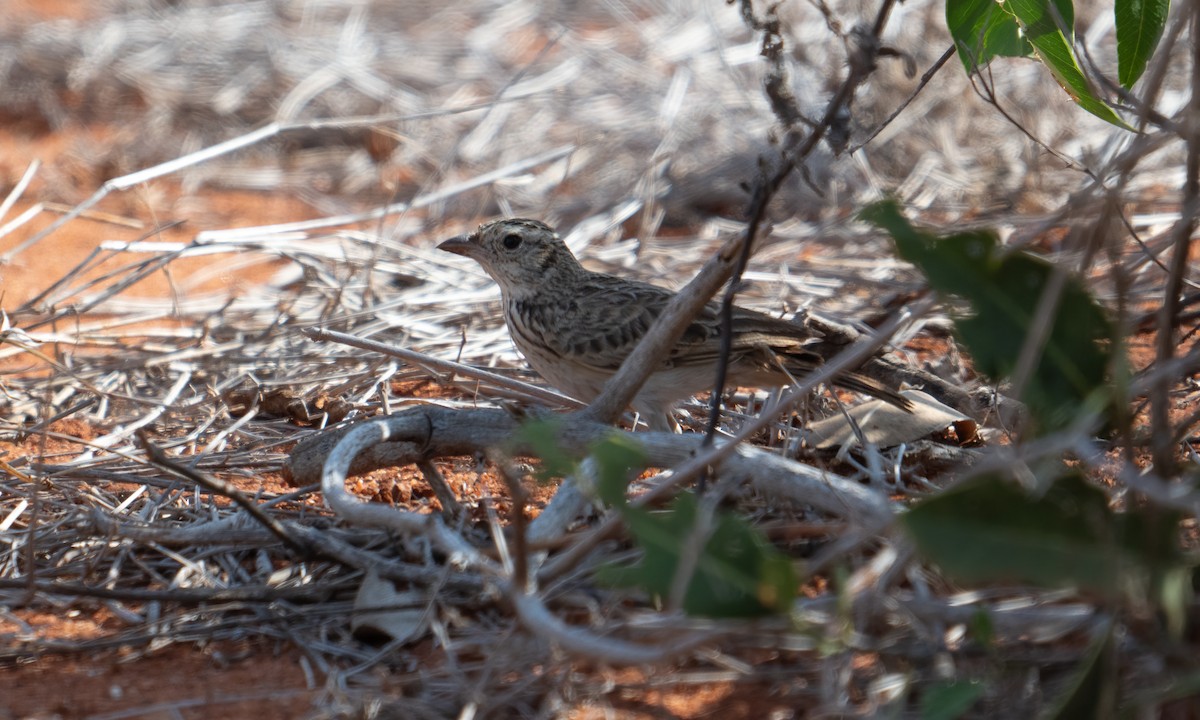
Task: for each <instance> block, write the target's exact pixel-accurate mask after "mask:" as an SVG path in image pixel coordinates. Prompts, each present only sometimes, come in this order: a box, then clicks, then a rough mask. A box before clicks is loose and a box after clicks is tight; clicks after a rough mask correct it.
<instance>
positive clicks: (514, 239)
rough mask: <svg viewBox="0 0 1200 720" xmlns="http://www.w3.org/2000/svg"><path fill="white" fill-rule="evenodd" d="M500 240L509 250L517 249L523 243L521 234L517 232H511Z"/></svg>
mask: <svg viewBox="0 0 1200 720" xmlns="http://www.w3.org/2000/svg"><path fill="white" fill-rule="evenodd" d="M500 242H501V243H503V244H504V247H506V248H508V249H509V250H516V249H517V248H518V247H519V246H520V245H521V236H520V235H519V234H517V233H509V234H507V235H505V236H504V239H503V240H501V241H500Z"/></svg>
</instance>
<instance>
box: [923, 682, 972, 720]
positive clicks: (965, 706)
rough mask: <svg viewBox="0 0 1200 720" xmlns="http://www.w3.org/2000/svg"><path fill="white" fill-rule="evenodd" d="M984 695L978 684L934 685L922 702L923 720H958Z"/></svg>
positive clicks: (954, 683) (947, 683) (926, 692)
mask: <svg viewBox="0 0 1200 720" xmlns="http://www.w3.org/2000/svg"><path fill="white" fill-rule="evenodd" d="M982 694H983V684H982V683H978V682H943V683H936V684H934V685H932V686H931V687H930V688H929V689H928V690H926V691H925V696H924V697H923V698H922V700H921V720H957V719H958V718H961V717H963V715H964V714H966V712H967V711H968V710H970V709H971V706H972V705H974V704H975V702H976V701H977V700H979V696H980V695H982Z"/></svg>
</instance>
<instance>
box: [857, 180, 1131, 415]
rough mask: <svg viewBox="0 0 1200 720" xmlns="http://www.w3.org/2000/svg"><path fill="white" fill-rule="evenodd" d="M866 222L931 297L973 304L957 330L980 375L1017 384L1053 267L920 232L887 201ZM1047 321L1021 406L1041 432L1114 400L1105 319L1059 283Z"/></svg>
mask: <svg viewBox="0 0 1200 720" xmlns="http://www.w3.org/2000/svg"><path fill="white" fill-rule="evenodd" d="M861 216H862V218H863V219H865V220H867V221H868V222H871V223H874V224H875V225H877V226H879V227H881V228H883V229H884V230H886V231H887V232H888V233H890V234H891V236H892V238H893V239H894V240H895V241H896V248H897V251H898V252H899V254H900V256H901V257H902V258H904V259H905V260H907V261H909V262H911V263H913V264H914V265H916V266H917V268H918V269H920V270H921V272H922V273H924V275H925V277H926V278H927V279H928V280H929V284H930V285H931V286H932V287H933V288H934V289H935V290H938V291H939V292H941V293H944V294H948V295H955V296H958V297H961V298H963V299H964V300H966V301H967V304H968V305H969V312H967V311H964V312H959V313H957V314H956V315H955V319H954V324H955V327H956V328H957V330H958V334H959V337H960V338H961V340H962V341H963V343H964V344H965V345H966V346H967V349H968V350H970V353H971V357H972V359H973V360H974V362H975V367H976V369H977V370H979V372H981V373H982V374H984V375H985V376H987V377H989V378H990V379H991V380H993V381H999V380H1001V379H1003V378H1009V377H1011V375H1012V373H1013V371H1014V370H1016V368H1017V364H1018V360H1019V358H1020V355H1021V351H1022V348H1023V347H1024V345H1025V343H1026V339H1027V338H1028V337H1030V332H1031V330H1032V329H1034V328H1035V326H1036V321H1037V320H1039V318H1036V317H1035V315H1036V313H1037V312H1039V311H1040V308H1039V303H1040V301H1041V299H1042V295H1043V290H1044V289H1045V288H1046V287H1047V285H1048V284H1049V283H1051V282H1052V276H1053V274H1054V272H1055V270H1054V267H1053V266H1052V265H1051V264H1050V263H1048V262H1046V261H1045V260H1043V259H1042V258H1039V257H1036V256H1034V255H1031V254H1029V253H1026V252H1019V251H1018V252H1008V253H1005V252H1001V251H1000V248H999V247H998V241H997V239H996V236H995V235H994V234H993V233H991V232H989V231H984V230H973V231H967V232H961V233H954V234H951V235H947V236H944V237H937V236H935V235H932V234H930V233H927V232H924V231H922V230H918V229H917V228H915V227H913V225H912V224H911V223H909V222H908V220H906V219H905V218H904V216H903V215H902V214H901V213H900V209H899V207H898V206H897V205H896V203H895V202H894V201H891V200H885V201H882V202H878V203H875V204H873V205H870V206H868V207H867V208H866V209H864V210H863V211H862V214H861ZM1049 311H1050V312H1051V313H1052V317H1050V318H1041V320H1046V321H1047V322H1048V323H1049V330H1048V332H1047V333H1046V339H1045V342H1044V343H1043V344H1042V346H1041V348H1040V349H1039V352H1038V354H1037V358H1036V362H1035V364H1034V367H1033V372H1032V374H1031V376H1030V377H1029V378H1028V382H1027V383H1026V385H1025V388H1024V392H1023V393H1022V395H1021V397H1020V399H1021V400H1022V401H1023V402H1025V404H1026V405H1027V406H1028V407H1029V409H1030V411H1031V412H1032V414H1033V417H1034V420H1035V421H1036V423H1037V429H1038V430H1041V431H1048V430H1055V429H1058V428H1062V427H1064V426H1066V425H1068V424H1070V422H1071V421H1072V420H1073V419H1074V418H1075V417H1076V416H1077V415H1078V414H1079V413H1080V412H1081V411H1083V410H1085V409H1091V410H1096V409H1099V408H1100V407H1103V406H1104V405H1106V404H1107V402H1108V399H1109V395H1110V394H1111V390H1110V388H1109V385H1108V377H1107V374H1108V370H1109V365H1110V356H1111V348H1110V341H1111V337H1112V327H1111V324H1110V323H1109V321H1108V319H1107V317H1106V316H1105V314H1104V311H1103V310H1102V309H1101V308H1100V306H1099V305H1098V304H1097V303H1096V302H1095V301H1094V300H1093V299H1092V297H1091V295H1089V294H1088V292H1087V291H1086V290H1085V289H1084V287H1083V284H1082V283H1080V282H1079V280H1078V279H1077V278H1075V277H1071V276H1068V277H1066V278H1064V279H1063V286H1062V291H1061V293H1060V294H1059V297H1058V302H1057V303H1055V304H1054V305H1053V306H1052V307H1050V308H1049Z"/></svg>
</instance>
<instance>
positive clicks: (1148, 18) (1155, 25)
mask: <svg viewBox="0 0 1200 720" xmlns="http://www.w3.org/2000/svg"><path fill="white" fill-rule="evenodd" d="M1170 9H1171V0H1116V2H1115V4H1114V5H1113V17H1114V19H1115V20H1116V24H1117V79H1118V80H1120V82H1121V85H1122V87H1124V88H1126V89H1129V88H1132V87H1133V84H1134V83H1135V82H1137V81H1138V78H1140V77H1141V76H1142V73H1143V72H1145V70H1146V63H1148V62H1149V61H1150V56H1151V55H1153V54H1154V49H1155V48H1156V47H1158V41H1159V39H1160V38H1162V34H1163V28H1164V27H1166V24H1167V12H1168V11H1169V10H1170Z"/></svg>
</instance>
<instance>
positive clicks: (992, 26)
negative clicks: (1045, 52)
mask: <svg viewBox="0 0 1200 720" xmlns="http://www.w3.org/2000/svg"><path fill="white" fill-rule="evenodd" d="M946 27H948V28H949V29H950V35H951V37H953V38H954V44H955V46H956V47H957V48H958V57H959V59H960V60H962V64H963V67H964V68H966V70H967V72H968V73H970V72H974V71H975V69H976V68H980V67H983V66H984V65H987V64H988V63H989V62H991V60H992V58H995V57H1030V56H1032V55H1033V46H1032V45H1030V44H1029V42H1028V41H1027V40H1025V38H1023V37H1021V28H1020V26H1019V25H1017V20H1016V18H1014V17H1013V16H1012V14H1010V13H1008V12H1007V11H1005V10H1004V8H1003V6H1001V5H1000V4H999V3H997V2H996V1H995V0H946Z"/></svg>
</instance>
